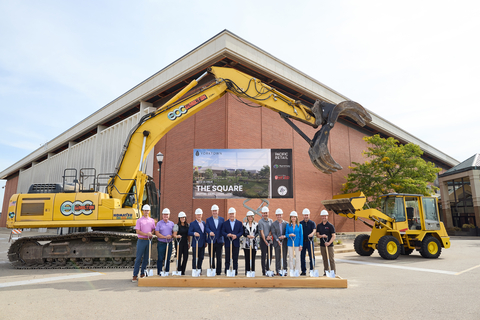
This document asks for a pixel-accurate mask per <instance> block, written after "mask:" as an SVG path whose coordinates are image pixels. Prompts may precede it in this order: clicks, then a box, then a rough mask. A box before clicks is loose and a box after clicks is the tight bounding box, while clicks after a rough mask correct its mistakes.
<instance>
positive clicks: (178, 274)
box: [172, 271, 182, 276]
mask: <svg viewBox="0 0 480 320" xmlns="http://www.w3.org/2000/svg"><path fill="white" fill-rule="evenodd" d="M181 275H182V271H173V272H172V276H181Z"/></svg>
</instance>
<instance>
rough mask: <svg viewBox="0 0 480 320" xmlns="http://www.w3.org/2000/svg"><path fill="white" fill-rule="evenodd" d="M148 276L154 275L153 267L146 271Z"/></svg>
mask: <svg viewBox="0 0 480 320" xmlns="http://www.w3.org/2000/svg"><path fill="white" fill-rule="evenodd" d="M146 276H147V277H153V270H152V269H150V270H148V271H147V273H146Z"/></svg>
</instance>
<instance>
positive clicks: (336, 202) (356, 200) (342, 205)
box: [322, 192, 367, 219]
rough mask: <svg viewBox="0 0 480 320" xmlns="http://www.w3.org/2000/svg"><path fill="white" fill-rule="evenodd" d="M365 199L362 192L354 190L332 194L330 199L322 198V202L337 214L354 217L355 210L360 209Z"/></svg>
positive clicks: (326, 207)
mask: <svg viewBox="0 0 480 320" xmlns="http://www.w3.org/2000/svg"><path fill="white" fill-rule="evenodd" d="M366 200H367V199H366V197H365V195H364V194H363V192H355V193H346V194H340V195H336V196H333V199H332V200H323V201H322V204H323V205H324V207H325V209H327V210H332V211H333V212H335V213H336V214H338V215H341V216H344V217H347V218H355V219H356V216H355V211H357V210H361V209H362V208H363V205H364V204H365V201H366Z"/></svg>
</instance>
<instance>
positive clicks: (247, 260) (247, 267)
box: [243, 249, 257, 275]
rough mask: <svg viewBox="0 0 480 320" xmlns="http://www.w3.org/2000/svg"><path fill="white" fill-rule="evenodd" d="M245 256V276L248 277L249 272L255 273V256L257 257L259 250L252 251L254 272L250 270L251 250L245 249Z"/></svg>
mask: <svg viewBox="0 0 480 320" xmlns="http://www.w3.org/2000/svg"><path fill="white" fill-rule="evenodd" d="M243 254H244V256H245V275H247V271H255V256H256V255H257V250H254V249H252V257H253V258H252V270H250V249H243Z"/></svg>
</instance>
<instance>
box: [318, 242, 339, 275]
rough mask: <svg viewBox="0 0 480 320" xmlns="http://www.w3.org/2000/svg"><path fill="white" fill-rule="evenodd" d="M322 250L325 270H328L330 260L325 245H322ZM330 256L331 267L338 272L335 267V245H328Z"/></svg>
mask: <svg viewBox="0 0 480 320" xmlns="http://www.w3.org/2000/svg"><path fill="white" fill-rule="evenodd" d="M320 251H321V252H322V260H323V268H324V270H325V271H327V270H328V261H327V251H326V250H325V247H322V246H321V247H320ZM328 257H329V258H330V268H331V270H332V271H334V272H335V274H336V273H337V270H336V269H335V252H334V251H333V246H332V247H328Z"/></svg>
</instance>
